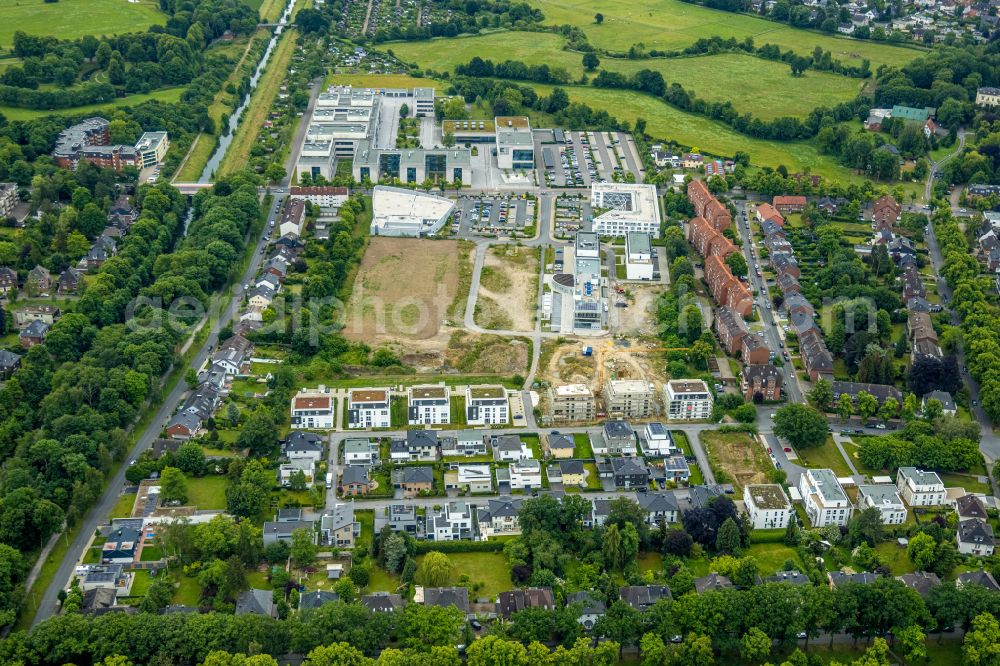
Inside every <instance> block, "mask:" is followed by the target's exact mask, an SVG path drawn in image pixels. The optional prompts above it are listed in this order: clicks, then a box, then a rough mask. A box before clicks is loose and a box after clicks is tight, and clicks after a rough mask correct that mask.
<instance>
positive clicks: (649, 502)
mask: <svg viewBox="0 0 1000 666" xmlns="http://www.w3.org/2000/svg"><path fill="white" fill-rule="evenodd" d="M635 501H636V502H638V503H639V506H640V507H641V508H642V510H643V511H645V513H646V524H648V525H651V526H655V525H659V524H660V522H661V521H663V522H665V523H676V522H677V521H679V520H680V515H681V509H680V505H679V504H678V503H677V498H676V497H674V494H673V493H672V492H659V493H636V494H635Z"/></svg>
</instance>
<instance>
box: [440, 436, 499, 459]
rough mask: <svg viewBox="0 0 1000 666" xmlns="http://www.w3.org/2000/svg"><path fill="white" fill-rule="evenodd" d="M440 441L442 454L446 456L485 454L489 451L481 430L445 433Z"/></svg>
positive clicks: (467, 456)
mask: <svg viewBox="0 0 1000 666" xmlns="http://www.w3.org/2000/svg"><path fill="white" fill-rule="evenodd" d="M439 441H440V442H441V455H442V456H445V457H455V456H465V457H466V458H469V457H472V456H485V455H486V454H487V452H488V451H489V448H488V447H487V446H486V439H485V437H484V436H483V432H482V431H481V430H458V431H451V432H449V433H448V434H447V435H443V436H442V437H441V438H440V440H439Z"/></svg>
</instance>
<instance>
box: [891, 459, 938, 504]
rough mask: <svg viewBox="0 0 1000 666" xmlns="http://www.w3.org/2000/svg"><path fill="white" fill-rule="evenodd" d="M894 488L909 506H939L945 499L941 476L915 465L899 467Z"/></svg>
mask: <svg viewBox="0 0 1000 666" xmlns="http://www.w3.org/2000/svg"><path fill="white" fill-rule="evenodd" d="M896 489H897V490H898V491H899V494H900V495H902V496H903V499H904V500H905V501H906V503H907V504H909V505H910V506H941V505H942V504H945V502H946V501H947V497H946V493H945V490H944V483H942V482H941V477H939V476H938V475H937V473H936V472H925V471H923V470H919V469H917V468H916V467H900V468H899V470H898V471H897V472H896Z"/></svg>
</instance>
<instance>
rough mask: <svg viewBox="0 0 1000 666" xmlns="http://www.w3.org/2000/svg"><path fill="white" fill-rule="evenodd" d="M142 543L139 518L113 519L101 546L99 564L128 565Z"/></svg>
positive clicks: (140, 520)
mask: <svg viewBox="0 0 1000 666" xmlns="http://www.w3.org/2000/svg"><path fill="white" fill-rule="evenodd" d="M141 541H142V519H141V518H138V519H136V518H115V519H113V520H112V521H111V527H110V529H109V531H108V534H107V540H106V541H105V542H104V545H103V546H101V562H102V563H104V564H130V563H131V562H132V561H134V560H135V558H136V556H137V555H138V551H139V544H140V542H141Z"/></svg>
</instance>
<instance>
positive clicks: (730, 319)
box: [712, 306, 748, 356]
mask: <svg viewBox="0 0 1000 666" xmlns="http://www.w3.org/2000/svg"><path fill="white" fill-rule="evenodd" d="M714 315H715V316H714V317H713V318H712V319H713V321H712V324H713V326H715V333H716V335H718V336H719V342H721V343H722V347H723V349H725V350H726V353H728V354H730V355H732V356H736V355H737V354H739V353H740V349H741V345H742V342H743V338H745V337H747V335H748V331H747V326H746V324H745V323H743V317H740V316H739V315H737V314H736V313H735V312H733V311H732V310H730V309H729V308H727V307H725V306H722V307H718V308H716V309H715V313H714Z"/></svg>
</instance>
